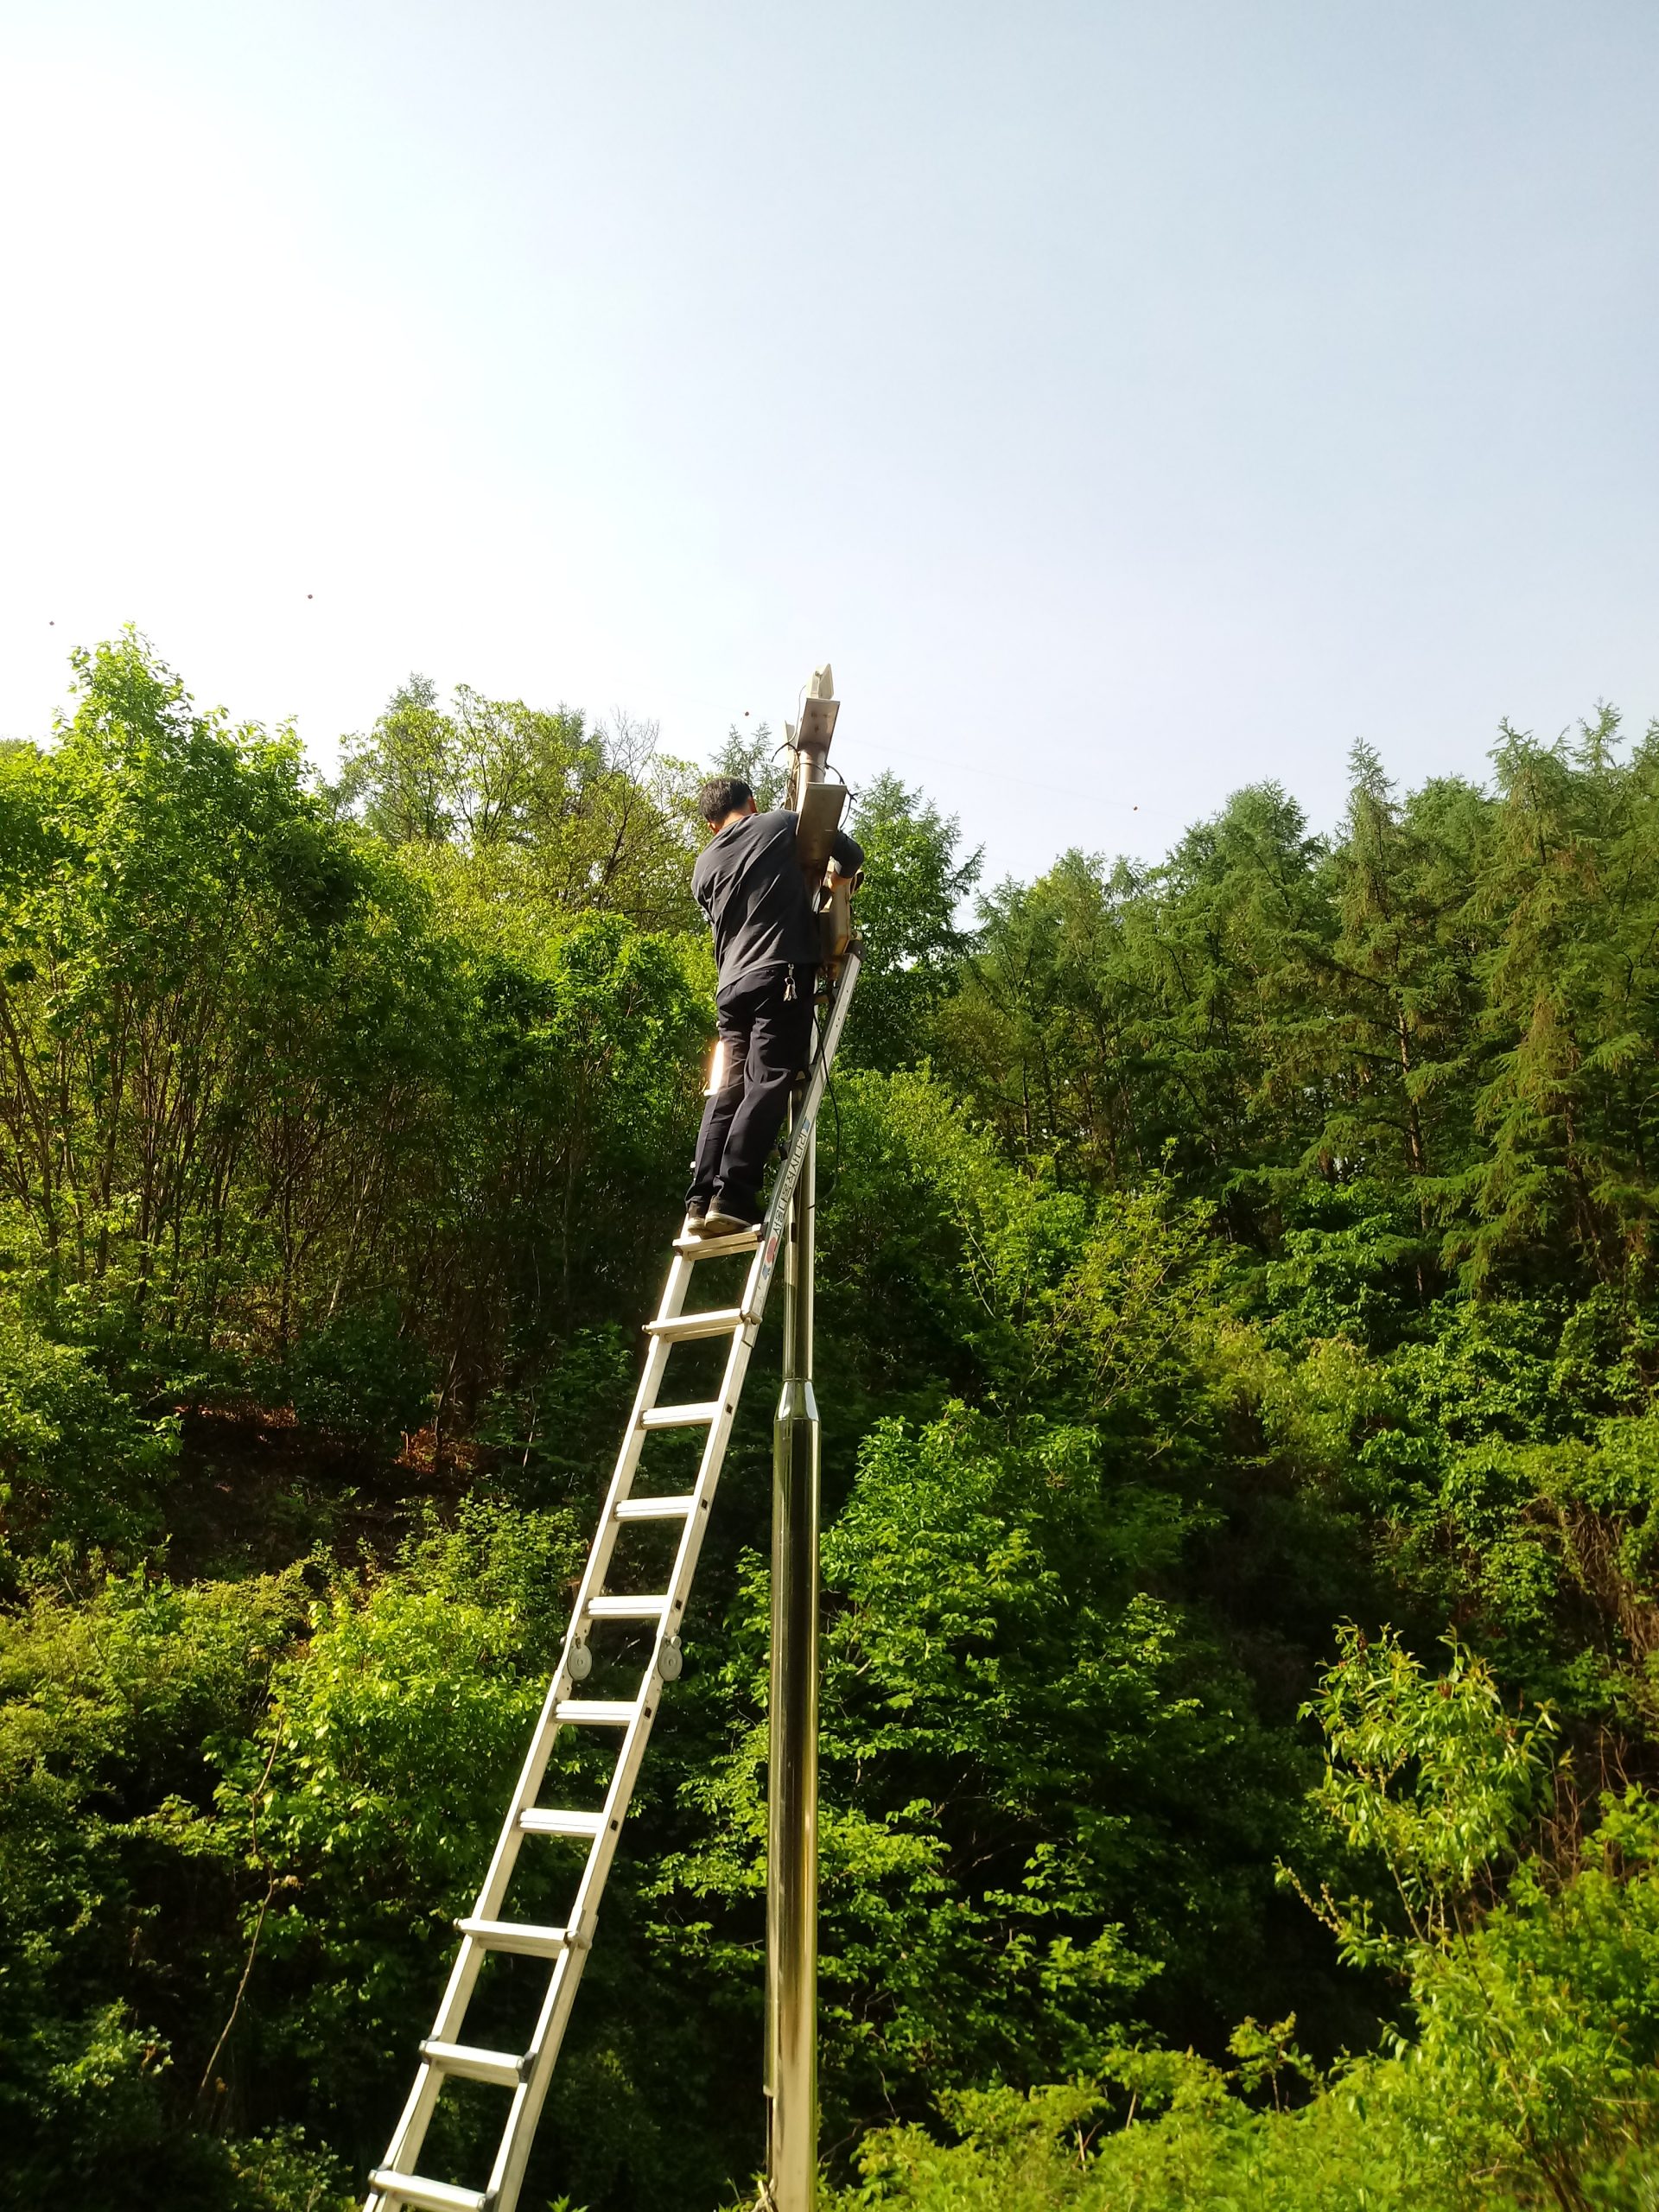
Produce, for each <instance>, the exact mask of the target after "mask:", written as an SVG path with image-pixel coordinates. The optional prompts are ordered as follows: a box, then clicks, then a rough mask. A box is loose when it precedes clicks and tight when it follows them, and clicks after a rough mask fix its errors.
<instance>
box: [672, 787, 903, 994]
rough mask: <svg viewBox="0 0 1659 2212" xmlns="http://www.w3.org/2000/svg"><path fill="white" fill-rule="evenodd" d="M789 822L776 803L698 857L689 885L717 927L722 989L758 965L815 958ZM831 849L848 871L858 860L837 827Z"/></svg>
mask: <svg viewBox="0 0 1659 2212" xmlns="http://www.w3.org/2000/svg"><path fill="white" fill-rule="evenodd" d="M795 826H796V825H795V817H794V816H793V815H792V814H786V813H785V812H784V810H782V809H781V808H779V810H777V812H775V813H772V814H745V815H741V816H740V817H739V818H738V819H737V820H736V821H735V822H728V823H727V824H726V827H725V828H724V829H722V830H721V833H720V835H719V836H717V837H713V838H711V839H710V840H709V843H708V844H707V845H706V846H705V847H704V848H703V849H702V852H701V853H699V854H698V855H697V864H696V867H695V868H693V869H692V871H691V889H692V893H693V894H694V896H695V897H696V901H697V904H698V905H699V906H701V907H702V911H703V912H704V913H705V914H707V915H708V917H709V924H710V925H711V926H712V928H713V930H714V932H715V960H716V961H717V963H719V967H720V988H721V990H722V991H726V990H729V989H730V988H731V987H732V986H733V984H734V983H739V982H742V981H743V980H744V978H745V977H746V976H752V975H753V973H754V971H755V969H758V968H773V967H781V966H784V965H785V964H789V965H792V966H796V967H810V968H815V967H817V963H818V959H819V957H820V950H821V948H820V945H819V941H818V919H817V915H816V914H815V913H814V912H812V902H811V900H810V899H809V898H808V896H807V890H806V878H805V877H804V875H803V874H802V873H801V864H800V862H799V861H798V860H797V859H796V857H795ZM830 851H831V852H832V853H833V854H834V855H835V857H836V860H837V861H839V863H840V865H841V868H842V871H843V873H845V874H849V875H850V874H852V873H853V871H854V870H855V868H861V867H862V866H863V865H864V855H863V854H862V852H861V850H860V849H859V848H858V846H857V845H855V843H854V842H853V840H852V839H851V838H850V837H849V836H847V835H846V833H845V832H844V831H843V830H839V829H838V830H837V831H836V839H835V842H834V844H833V845H831V847H830Z"/></svg>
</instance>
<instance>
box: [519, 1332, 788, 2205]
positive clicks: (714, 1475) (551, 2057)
mask: <svg viewBox="0 0 1659 2212" xmlns="http://www.w3.org/2000/svg"><path fill="white" fill-rule="evenodd" d="M759 1334H760V1325H759V1323H758V1322H755V1321H751V1322H750V1323H749V1324H748V1325H747V1327H745V1328H741V1329H739V1330H737V1331H735V1332H734V1335H733V1338H732V1347H731V1350H730V1351H729V1352H728V1354H727V1358H726V1371H725V1374H724V1376H722V1378H721V1391H720V1403H721V1413H720V1416H719V1419H718V1420H717V1421H715V1422H714V1423H713V1424H712V1426H711V1427H710V1429H709V1440H708V1442H707V1443H706V1444H705V1445H704V1446H703V1452H702V1463H701V1465H699V1467H698V1470H697V1479H696V1487H695V1490H694V1491H693V1495H694V1497H696V1501H697V1502H696V1506H695V1507H694V1509H693V1510H692V1511H691V1512H690V1513H689V1514H688V1515H687V1516H686V1522H685V1529H684V1533H683V1535H682V1536H681V1538H680V1541H679V1545H678V1548H677V1552H676V1555H675V1560H674V1567H673V1571H672V1573H671V1575H670V1578H669V1582H668V1592H667V1594H668V1598H669V1604H668V1605H666V1606H664V1610H663V1614H662V1617H661V1618H660V1620H659V1621H658V1626H657V1632H656V1635H655V1637H653V1639H652V1650H651V1657H650V1661H649V1662H648V1664H647V1666H646V1669H645V1679H644V1682H643V1684H642V1687H641V1691H640V1703H639V1714H638V1716H637V1717H636V1719H635V1720H634V1722H633V1725H632V1726H631V1727H630V1728H629V1730H628V1732H627V1736H626V1740H625V1742H624V1744H623V1747H622V1751H621V1753H620V1757H619V1758H618V1760H617V1764H616V1771H615V1774H614V1775H613V1777H612V1782H611V1789H610V1794H609V1796H607V1800H606V1815H607V1818H606V1820H605V1823H604V1826H603V1827H602V1828H601V1831H600V1834H598V1835H597V1836H596V1837H595V1838H594V1846H593V1849H592V1851H591V1853H589V1856H588V1865H587V1867H586V1869H585V1870H584V1872H583V1874H582V1881H581V1884H580V1885H579V1886H578V1888H577V1891H576V1898H575V1904H574V1906H573V1907H572V1910H571V1921H572V1924H573V1925H579V1926H580V1927H581V1928H582V1929H583V1931H584V1934H585V1935H586V1936H587V1937H588V1942H591V1940H592V1937H593V1935H594V1923H595V1921H596V1918H597V1915H598V1910H599V1901H600V1898H601V1897H602V1895H603V1893H604V1890H605V1885H606V1884H607V1881H608V1879H609V1877H610V1872H611V1866H612V1863H613V1859H614V1858H615V1855H616V1850H617V1846H618V1843H619V1841H620V1834H621V1827H622V1819H623V1815H625V1813H626V1808H627V1806H628V1803H629V1802H630V1800H631V1799H632V1796H633V1791H634V1787H635V1784H636V1783H637V1782H638V1780H639V1769H640V1767H641V1766H642V1764H644V1761H645V1748H646V1745H647V1744H648V1743H649V1741H650V1738H651V1730H652V1722H653V1721H654V1720H655V1719H657V1718H658V1715H659V1714H660V1713H661V1709H662V1692H663V1689H664V1687H665V1685H664V1678H663V1675H662V1673H661V1662H662V1653H663V1647H664V1644H665V1643H669V1642H671V1641H672V1640H674V1639H675V1637H677V1631H678V1625H679V1622H680V1619H681V1618H682V1616H683V1611H684V1608H685V1604H686V1600H687V1599H689V1597H690V1591H691V1585H692V1582H693V1580H695V1578H696V1569H697V1560H698V1557H699V1554H701V1552H702V1540H703V1536H704V1534H705V1532H706V1531H707V1529H708V1527H709V1518H710V1514H711V1511H712V1507H713V1502H714V1494H715V1489H716V1488H717V1486H718V1484H719V1482H720V1476H721V1468H722V1466H723V1465H724V1464H725V1459H726V1448H727V1446H728V1444H729V1442H730V1441H731V1434H732V1430H733V1427H734V1425H735V1422H736V1419H737V1408H738V1403H739V1401H740V1399H741V1396H742V1391H743V1383H744V1378H745V1376H746V1374H747V1370H748V1364H749V1358H750V1355H751V1354H752V1352H753V1350H754V1344H755V1339H756V1338H757V1337H758V1336H759ZM587 1952H588V1945H587V1944H584V1945H583V1947H582V1948H581V1949H580V1950H577V1951H574V1952H567V1953H566V1954H565V1955H564V1956H563V1958H562V1959H561V1960H560V1961H559V1962H558V1966H557V1967H556V1971H555V1974H554V1978H553V1980H552V1982H551V1983H550V1986H549V1989H548V1993H547V1997H546V1999H545V2001H544V2003H543V2009H542V2017H541V2018H540V2019H539V2020H538V2021H537V2027H536V2033H535V2037H534V2038H533V2039H532V2041H531V2053H532V2054H533V2056H532V2060H531V2067H530V2069H529V2070H528V2072H527V2074H526V2075H525V2078H524V2081H523V2082H521V2083H520V2084H519V2086H518V2089H517V2090H516V2091H515V2092H514V2094H513V2103H512V2112H511V2113H509V2115H508V2119H507V2124H506V2126H505V2128H504V2129H503V2131H502V2137H501V2145H500V2149H499V2152H498V2153H497V2157H496V2163H495V2167H494V2170H493V2171H492V2173H491V2176H490V2180H489V2201H490V2203H491V2206H492V2208H493V2212H514V2208H515V2207H516V2206H517V2203H518V2192H519V2190H520V2189H521V2188H522V2187H523V2185H524V2171H525V2168H526V2167H527V2165H528V2164H529V2161H530V2153H531V2148H532V2146H533V2145H534V2142H535V2137H536V2125H537V2120H539V2118H540V2116H541V2110H542V2106H543V2102H544V2101H545V2100H546V2097H547V2093H548V2091H549V2089H550V2087H551V2086H552V2079H553V2069H554V2067H555V2066H556V2063H557V2060H558V2054H559V2050H560V2048H561V2046H562V2044H563V2040H564V2031H565V2028H566V2026H567V2025H568V2024H569V2017H570V2012H571V2010H572V2008H573V2006H574V2005H575V1994H576V1988H577V1986H578V1984H579V1983H580V1981H581V1979H582V1967H583V1966H584V1965H585V1964H586V1962H587Z"/></svg>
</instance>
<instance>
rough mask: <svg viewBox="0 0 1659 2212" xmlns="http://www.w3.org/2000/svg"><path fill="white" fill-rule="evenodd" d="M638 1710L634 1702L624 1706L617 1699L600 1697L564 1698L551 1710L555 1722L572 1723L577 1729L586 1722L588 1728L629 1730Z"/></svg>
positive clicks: (631, 1701) (630, 1701)
mask: <svg viewBox="0 0 1659 2212" xmlns="http://www.w3.org/2000/svg"><path fill="white" fill-rule="evenodd" d="M638 1712H639V1705H638V1703H637V1702H636V1701H634V1700H629V1702H628V1703H627V1704H626V1705H624V1704H623V1703H621V1701H620V1700H617V1699H608V1698H601V1697H564V1698H561V1699H560V1700H559V1701H558V1703H557V1704H556V1706H555V1707H554V1708H553V1718H554V1719H556V1720H560V1721H566V1722H574V1723H575V1726H577V1727H580V1726H582V1724H583V1723H584V1722H586V1724H587V1726H588V1727H589V1728H629V1727H632V1725H633V1716H634V1714H635V1713H638Z"/></svg>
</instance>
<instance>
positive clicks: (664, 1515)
mask: <svg viewBox="0 0 1659 2212" xmlns="http://www.w3.org/2000/svg"><path fill="white" fill-rule="evenodd" d="M696 1502H697V1494H696V1491H691V1490H687V1491H679V1492H678V1493H677V1495H676V1496H675V1497H620V1498H618V1500H617V1502H616V1503H615V1504H614V1505H613V1507H612V1509H611V1510H612V1511H613V1513H614V1514H615V1516H616V1517H617V1519H618V1520H619V1521H674V1520H677V1519H680V1518H682V1517H683V1516H684V1515H685V1514H688V1513H690V1510H691V1509H692V1507H693V1506H694V1505H695V1504H696Z"/></svg>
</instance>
